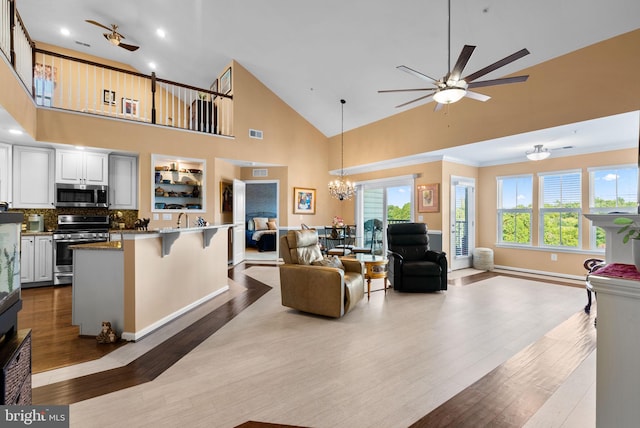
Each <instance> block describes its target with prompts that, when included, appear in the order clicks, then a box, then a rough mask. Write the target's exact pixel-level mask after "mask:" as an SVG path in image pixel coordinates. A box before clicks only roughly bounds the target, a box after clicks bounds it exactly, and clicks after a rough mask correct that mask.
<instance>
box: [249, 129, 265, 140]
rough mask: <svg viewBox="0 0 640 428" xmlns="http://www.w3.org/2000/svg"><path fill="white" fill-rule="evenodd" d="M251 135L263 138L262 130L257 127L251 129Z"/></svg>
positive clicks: (259, 138)
mask: <svg viewBox="0 0 640 428" xmlns="http://www.w3.org/2000/svg"><path fill="white" fill-rule="evenodd" d="M249 137H251V138H257V139H258V140H262V131H259V130H257V129H249Z"/></svg>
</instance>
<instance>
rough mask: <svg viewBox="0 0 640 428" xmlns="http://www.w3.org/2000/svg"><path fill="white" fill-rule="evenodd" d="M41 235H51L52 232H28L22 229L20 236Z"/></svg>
mask: <svg viewBox="0 0 640 428" xmlns="http://www.w3.org/2000/svg"><path fill="white" fill-rule="evenodd" d="M43 235H45V236H46V235H53V232H28V231H23V232H22V236H43Z"/></svg>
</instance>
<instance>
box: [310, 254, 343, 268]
mask: <svg viewBox="0 0 640 428" xmlns="http://www.w3.org/2000/svg"><path fill="white" fill-rule="evenodd" d="M311 264H312V265H314V266H328V267H333V268H338V269H342V270H344V265H343V264H342V262H341V261H340V259H339V258H338V256H333V257H325V258H323V259H322V260H316V261H315V262H313V263H311Z"/></svg>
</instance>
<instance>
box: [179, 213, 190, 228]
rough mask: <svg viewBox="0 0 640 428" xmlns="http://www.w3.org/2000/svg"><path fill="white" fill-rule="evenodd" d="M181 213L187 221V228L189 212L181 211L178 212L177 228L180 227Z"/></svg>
mask: <svg viewBox="0 0 640 428" xmlns="http://www.w3.org/2000/svg"><path fill="white" fill-rule="evenodd" d="M183 214H184V216H185V219H186V221H187V228H188V227H189V214H187V213H184V212H182V213H180V214H178V229H179V228H180V224H181V218H182V215H183Z"/></svg>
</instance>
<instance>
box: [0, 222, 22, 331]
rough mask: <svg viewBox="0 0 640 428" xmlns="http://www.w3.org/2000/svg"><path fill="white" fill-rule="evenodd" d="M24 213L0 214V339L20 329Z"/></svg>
mask: <svg viewBox="0 0 640 428" xmlns="http://www.w3.org/2000/svg"><path fill="white" fill-rule="evenodd" d="M23 219H24V215H23V214H22V213H7V212H0V338H1V337H3V336H5V335H6V336H11V335H13V333H15V332H16V331H17V329H18V312H19V311H20V309H22V299H21V296H20V231H21V225H22V220H23Z"/></svg>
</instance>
